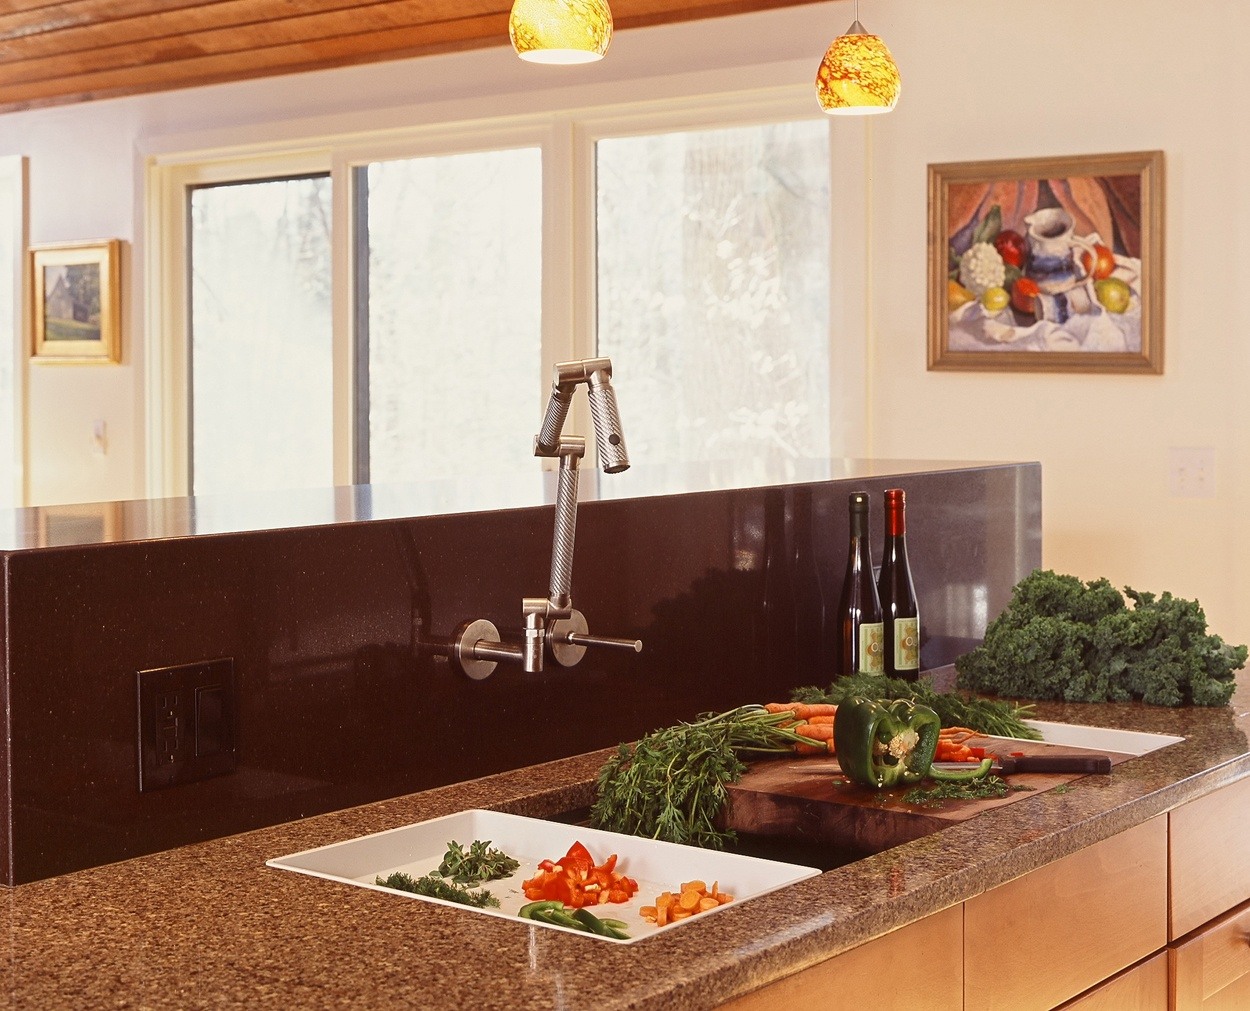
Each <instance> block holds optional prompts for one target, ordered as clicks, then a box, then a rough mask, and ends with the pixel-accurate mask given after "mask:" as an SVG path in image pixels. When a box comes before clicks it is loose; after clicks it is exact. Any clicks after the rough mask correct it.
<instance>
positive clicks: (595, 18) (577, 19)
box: [508, 0, 612, 63]
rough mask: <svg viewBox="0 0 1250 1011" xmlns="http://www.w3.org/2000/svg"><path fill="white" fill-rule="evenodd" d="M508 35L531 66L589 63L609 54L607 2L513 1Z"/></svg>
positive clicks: (609, 26)
mask: <svg viewBox="0 0 1250 1011" xmlns="http://www.w3.org/2000/svg"><path fill="white" fill-rule="evenodd" d="M508 35H509V37H510V38H511V39H512V48H513V49H515V50H516V52H517V55H518V56H519V57H521V59H523V60H529V61H530V62H531V63H590V62H592V61H594V60H599V59H602V58H603V54H604V53H606V52H607V51H608V43H609V42H611V41H612V11H611V10H610V9H609V7H608V4H607V0H516V2H515V3H514V4H513V5H512V15H511V17H509V18H508Z"/></svg>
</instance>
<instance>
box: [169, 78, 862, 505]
mask: <svg viewBox="0 0 1250 1011" xmlns="http://www.w3.org/2000/svg"><path fill="white" fill-rule="evenodd" d="M809 99H810V96H809V95H808V94H807V93H806V91H804V93H803V94H802V97H801V99H800V98H799V97H798V96H797V95H796V96H795V97H794V98H793V99H792V98H790V97H786V98H784V99H770V100H769V101H770V102H772V103H773V104H772V105H768V107H767V108H765V107H764V105H767V103H764V104H759V103H757V104H756V105H754V106H751V107H749V108H747V107H743V108H737V107H734V106H733V105H732V103H727V102H718V103H715V104H714V105H713V106H711V107H709V108H708V109H706V110H703V111H702V112H701V111H700V109H699V107H698V105H697V103H692V104H691V105H690V107H688V108H685V109H683V110H682V113H681V115H680V116H677V117H675V118H674V117H673V116H671V115H668V113H671V112H672V110H671V108H666V110H665V114H664V115H660V114H652V113H648V112H646V111H645V110H644V111H643V112H641V113H640V112H639V111H638V110H637V109H624V110H621V111H620V113H619V114H617V113H615V112H614V111H612V110H608V111H606V112H605V111H603V110H597V111H596V112H595V114H594V116H593V117H592V116H589V115H588V116H586V117H584V118H583V117H579V116H578V114H576V113H570V114H565V115H560V116H533V117H526V118H523V119H522V118H519V119H518V121H517V122H515V123H511V124H503V125H500V124H499V123H497V122H492V123H489V124H485V125H480V126H475V125H472V124H469V125H465V124H461V125H458V126H443V127H438V126H432V127H425V128H421V129H414V130H413V131H412V132H411V135H409V136H407V137H400V138H398V139H397V138H396V137H395V136H394V135H392V134H388V135H386V136H385V137H384V138H383V137H379V138H378V140H377V142H376V143H371V142H370V141H369V139H368V137H367V136H366V137H365V139H363V140H362V139H361V138H360V137H352V138H351V139H350V143H349V141H348V140H347V139H344V140H343V141H341V142H339V141H337V140H335V139H334V138H328V139H326V138H322V139H321V142H320V143H319V144H318V145H317V146H316V148H315V149H314V148H309V149H308V150H307V151H304V152H282V151H278V152H275V154H274V156H273V159H272V160H274V161H279V160H281V158H283V157H287V156H289V157H290V158H291V159H293V163H298V164H301V165H308V164H319V165H321V166H322V167H321V168H320V169H318V170H316V171H302V172H297V171H290V172H269V173H267V174H265V175H264V176H263V177H262V175H261V174H260V173H258V172H257V168H256V157H255V155H254V154H249V155H247V156H243V155H240V156H232V155H231V154H230V153H229V152H225V153H223V154H222V156H221V157H220V158H219V159H209V160H207V161H200V162H194V163H188V162H178V160H177V159H170V163H169V165H168V167H166V168H160V167H158V170H157V172H156V174H155V176H154V180H155V182H156V184H157V186H156V188H157V189H158V190H159V191H160V192H162V193H163V194H165V199H166V200H167V201H169V203H168V204H167V205H166V206H168V207H169V208H170V210H169V211H168V212H167V213H165V214H164V216H163V219H162V220H163V221H164V222H166V224H165V226H164V230H163V231H162V232H161V235H160V238H159V240H158V242H156V243H154V245H155V246H157V247H158V248H159V247H160V245H161V244H162V243H163V244H164V247H165V248H166V249H168V250H171V251H172V252H173V253H174V254H176V253H177V252H178V250H179V249H180V248H184V249H186V250H188V251H189V254H188V255H189V257H190V261H189V267H190V270H189V276H190V278H191V281H192V284H191V290H190V292H189V294H188V295H187V301H188V311H187V313H186V316H187V319H188V320H189V321H190V323H189V333H188V334H187V335H186V336H185V338H179V337H178V326H179V314H178V312H177V305H176V301H175V304H172V305H171V306H167V307H166V308H165V314H164V317H163V318H164V321H165V324H166V327H167V329H168V332H169V333H170V334H171V337H170V341H171V343H170V344H168V345H166V347H165V351H164V352H162V353H163V354H165V356H166V358H165V359H164V360H163V361H161V362H154V363H151V367H150V368H149V370H148V371H149V375H151V376H153V377H158V380H159V381H161V382H164V383H166V384H171V383H172V384H173V385H174V386H175V387H176V385H177V383H178V382H179V376H180V372H181V373H185V380H186V382H187V383H188V384H189V389H190V395H189V398H188V402H187V403H186V404H181V403H180V402H179V399H178V396H177V392H176V389H175V390H173V391H171V392H167V393H165V394H164V395H151V396H150V403H152V404H153V405H155V406H158V407H161V408H162V409H163V412H164V416H165V417H166V418H167V419H168V420H169V428H168V430H169V431H171V432H174V433H175V437H173V438H172V439H171V443H170V446H168V447H166V452H165V453H163V454H162V453H160V452H150V453H149V457H150V459H152V460H153V461H154V472H155V473H154V477H153V481H152V482H151V483H152V484H153V486H154V488H163V489H164V493H166V494H179V493H181V492H180V490H179V489H178V487H177V484H178V481H179V480H182V479H185V480H186V482H187V486H189V487H191V488H192V489H194V491H195V492H196V493H200V492H203V491H208V490H224V489H228V488H235V487H240V486H243V487H264V486H271V487H272V486H297V485H303V486H308V485H317V484H320V485H325V484H330V483H337V484H346V483H350V482H356V483H363V482H371V483H374V484H378V485H385V484H392V483H404V482H411V481H418V480H420V481H425V480H429V479H431V478H446V477H454V476H460V475H463V474H464V473H465V472H466V471H468V470H472V471H473V472H476V473H489V472H492V471H509V472H516V471H520V470H525V469H529V468H534V469H537V464H536V463H535V462H534V461H533V460H532V458H531V457H532V439H533V435H534V433H535V431H536V430H537V425H538V423H539V420H540V417H541V411H542V405H543V403H544V401H545V399H546V395H547V388H548V385H549V383H550V377H551V367H552V365H553V364H554V363H555V362H557V361H562V360H567V359H569V358H575V357H588V356H593V355H607V356H610V357H611V358H612V359H613V363H614V367H615V369H616V373H617V376H618V395H619V397H620V399H621V405H622V414H623V421H624V425H625V430H626V437H627V440H628V442H629V445H630V450H631V456H632V458H633V460H634V462H635V464H638V463H639V462H641V461H643V460H645V461H646V462H647V464H648V466H647V467H646V468H641V469H642V470H643V471H651V472H652V473H659V472H660V471H662V470H663V467H662V465H663V464H666V463H673V464H680V465H686V464H689V463H692V462H701V461H732V462H733V463H734V465H735V466H737V465H740V464H741V463H742V462H743V461H746V462H748V463H750V462H751V461H755V460H759V459H761V458H764V457H775V456H777V455H778V454H780V455H784V456H788V457H793V458H816V459H820V458H825V457H827V456H830V455H833V454H836V453H837V452H839V448H840V447H838V444H837V441H836V439H835V438H834V436H833V435H831V431H830V428H831V417H832V416H833V415H832V413H831V408H830V400H831V395H830V373H831V369H830V329H831V324H830V308H829V307H830V274H831V270H832V268H831V255H830V246H831V231H832V227H831V210H830V184H829V180H830V175H831V171H830V160H831V154H830V146H829V125H828V121H827V119H826V118H825V117H823V116H820V117H819V118H813V117H812V115H811V111H810V101H809ZM800 108H801V109H802V110H803V111H802V112H798V111H797V110H798V109H800ZM262 160H264V159H262ZM177 201H183V203H182V205H181V206H182V210H181V211H178V210H177V207H178V204H177ZM180 217H181V218H182V219H184V220H188V221H189V223H188V224H187V225H186V229H187V230H186V234H180V233H179V231H178V228H179V227H180V226H179V225H178V221H179V218H180ZM162 263H163V264H164V265H165V266H166V269H171V270H172V273H171V274H170V276H172V277H173V278H175V279H176V278H178V277H179V276H180V272H179V270H178V268H177V264H176V263H170V264H165V262H164V261H162ZM153 287H154V288H155V289H156V290H158V291H160V290H163V285H161V284H160V283H159V279H158V282H157V283H155V284H154V285H153ZM180 339H185V340H186V342H187V348H188V350H187V351H185V352H180V351H179V350H178V346H177V342H178V340H180ZM179 354H185V355H186V362H185V365H180V363H179ZM573 410H574V413H573V416H572V417H571V418H570V422H569V428H570V431H574V432H577V433H579V434H584V435H587V436H589V435H590V424H589V419H588V417H586V416H585V415H583V414H579V412H583V411H585V405H584V398H577V399H576V400H575V401H574V408H573ZM181 414H185V417H186V421H185V422H181V423H180V422H179V421H178V418H179V416H180V415H181ZM179 424H182V425H183V426H184V428H185V432H183V433H182V434H178V433H179ZM181 441H185V442H186V445H187V447H188V449H187V450H186V453H187V455H188V457H189V459H188V461H187V463H186V465H185V468H180V466H179V465H178V463H177V459H178V452H179V450H178V445H179V443H180V442H181ZM591 446H592V447H593V440H591ZM158 448H159V447H158ZM635 470H636V471H638V470H639V468H637V467H636V468H635ZM744 476H748V477H752V476H757V475H751V474H745V475H744ZM657 480H659V479H658V478H650V479H649V478H647V477H646V476H645V474H644V475H642V476H635V475H631V478H630V480H629V481H628V482H622V483H621V484H620V487H619V488H616V487H613V488H612V489H610V490H609V489H607V488H606V485H607V482H605V491H607V493H608V494H617V493H622V494H636V493H638V492H640V491H650V490H659V489H660V485H659V484H652V483H649V481H657ZM185 490H186V489H185V488H183V489H182V491H185Z"/></svg>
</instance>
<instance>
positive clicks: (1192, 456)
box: [1168, 446, 1215, 498]
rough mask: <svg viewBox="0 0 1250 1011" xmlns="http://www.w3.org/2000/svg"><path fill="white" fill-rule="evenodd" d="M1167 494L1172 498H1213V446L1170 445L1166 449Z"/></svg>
mask: <svg viewBox="0 0 1250 1011" xmlns="http://www.w3.org/2000/svg"><path fill="white" fill-rule="evenodd" d="M1168 494H1169V495H1171V497H1172V498H1215V448H1214V447H1212V446H1199V447H1175V446H1174V447H1172V449H1170V450H1169V451H1168Z"/></svg>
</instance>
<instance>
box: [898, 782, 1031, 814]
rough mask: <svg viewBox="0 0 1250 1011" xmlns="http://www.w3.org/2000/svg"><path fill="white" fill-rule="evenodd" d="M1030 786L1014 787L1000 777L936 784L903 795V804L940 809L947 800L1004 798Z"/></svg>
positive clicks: (913, 789) (914, 788) (920, 787)
mask: <svg viewBox="0 0 1250 1011" xmlns="http://www.w3.org/2000/svg"><path fill="white" fill-rule="evenodd" d="M1031 789H1033V788H1032V787H1031V786H1015V785H1013V784H1010V783H1008V782H1007V781H1006V780H1005V779H1003V778H1002V777H1000V776H986V777H985V778H984V779H973V780H969V781H967V782H962V783H937V784H935V785H933V786H917V787H913V788H912V789H910V790H908V791H907V792H906V793H905V794H903V802H904V803H905V804H914V805H916V806H917V807H941V806H942V804H943V803H945V802H946V801H948V800H984V799H986V798H997V797H1006V796H1007V794H1008V793H1011V792H1012V791H1013V790H1031Z"/></svg>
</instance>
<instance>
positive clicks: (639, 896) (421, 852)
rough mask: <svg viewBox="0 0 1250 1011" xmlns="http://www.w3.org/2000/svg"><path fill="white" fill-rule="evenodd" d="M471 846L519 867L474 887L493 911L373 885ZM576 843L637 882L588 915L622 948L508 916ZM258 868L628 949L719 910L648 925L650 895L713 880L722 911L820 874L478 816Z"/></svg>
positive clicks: (498, 815)
mask: <svg viewBox="0 0 1250 1011" xmlns="http://www.w3.org/2000/svg"><path fill="white" fill-rule="evenodd" d="M479 839H480V840H483V841H487V842H489V843H490V844H491V846H492V847H494V848H495V849H500V850H502V851H503V852H505V853H507V854H508V855H509V856H510V857H513V858H514V859H516V860H519V861H520V863H521V866H520V868H519V869H518V870H517V872H516V873H515V874H513V875H512V876H511V877H508V878H501V879H500V880H498V881H490V882H487V883H486V884H485V885H484V886H483V887H485V888H486V889H487V890H488V891H489V892H490V893H491V894H492V895H494V896H495V898H497V899H498V900H499V906H498V907H492V908H487V909H478V908H476V907H474V906H464V905H460V904H458V903H455V902H447V901H445V900H443V899H435V898H429V897H427V896H424V895H414V894H413V893H411V892H402V891H397V890H395V889H392V888H386V887H384V886H381V885H378V884H377V883H376V880H377V878H378V877H379V876H381V877H383V878H385V877H386V876H387V875H388V874H391V873H392V872H394V871H404V872H405V873H407V874H411V875H412V876H413V877H414V878H415V877H421V876H422V875H423V874H427V873H429V872H430V871H433V870H437V868H438V865H439V863H441V862H442V859H443V854H444V853H446V852H447V844H448V843H449V842H451V841H453V840H454V841H456V842H458V843H460V845H461V846H463V847H464V848H465V849H466V850H467V849H468V848H469V845H470V844H471V843H472V842H474V841H475V840H479ZM577 840H580V841H581V843H582V845H583V846H585V847H586V848H587V849H588V850H589V851H590V855H591V856H592V857H593V858H594V859H595V861H596V862H597V863H602V862H603V861H604V860H606V859H607V858H608V856H609V855H611V854H613V853H615V854H617V857H618V860H617V863H616V870H617V872H618V873H620V874H624V875H626V876H628V877H631V878H633V879H634V880H635V881H637V882H638V891H637V893H636V894H635V895H634V896H633V898H632V899H631V900H630V901H629V902H628V903H623V904H618V903H615V902H613V903H608V904H606V905H600V906H593V907H591V912H593V913H594V914H595V915H596V916H599V917H605V916H606V917H611V918H614V919H617V920H621V921H623V922H624V923H626V924H627V927H626V928H625V930H626V933H628V934H629V939H628V940H625V941H616V940H615V939H614V938H608V937H602V936H600V935H598V934H591V933H584V932H581V931H574V930H571V929H568V928H565V927H557V926H555V925H553V924H547V923H539V922H538V921H536V920H529V919H524V918H522V917H520V916H518V915H517V911H518V910H519V909H520V908H521V907H522V906H523V905H525V904H526V903H527V902H529V901H530V900H529V899H527V898H526V897H525V894H524V892H522V890H521V883H522V882H523V881H525V880H526V879H528V878H531V877H533V876H534V874H535V873H536V872H537V870H538V864H539V862H540V861H542V860H559V859H560V857H562V856H564V854H565V853H566V852H568V849H569V847H570V846H571V845H572V844H573V843H574V842H575V841H577ZM265 864H266V866H268V867H276V868H278V869H279V870H286V871H295V872H297V873H299V874H309V875H312V876H313V877H318V878H328V879H329V880H331V881H341V882H343V883H344V884H349V885H359V886H360V887H362V888H372V889H374V890H375V891H380V892H387V893H388V894H391V895H399V896H403V897H404V898H408V899H420V900H422V901H424V902H433V903H436V904H438V905H441V906H454V907H455V908H457V909H467V910H469V911H470V912H474V913H485V914H486V915H487V916H498V917H502V918H504V919H508V920H515V921H516V922H518V923H524V924H528V925H530V926H539V927H550V929H552V930H566V931H567V932H568V933H574V934H578V936H581V937H593V938H595V939H597V940H600V941H613V942H614V943H616V944H631V943H633V942H635V941H640V940H642V939H643V938H644V937H649V936H651V935H653V934H656V933H664V932H666V931H670V930H676V929H678V928H680V927H683V926H686V925H687V924H689V923H693V922H695V921H698V920H702V919H703V918H704V917H706V916H714V915H715V914H716V913H718V912H720V910H722V909H725V908H727V907H725V906H719V907H717V908H716V909H712V910H709V911H708V912H705V913H699V914H697V915H695V916H691V917H688V918H686V919H683V920H677V921H675V922H674V923H671V924H669V925H668V926H666V927H657V926H656V925H655V924H653V923H650V922H648V921H647V920H644V919H643V918H642V916H641V915H640V914H639V912H638V911H639V909H641V907H643V906H649V905H654V904H655V899H656V896H657V895H659V894H660V893H661V892H665V891H670V892H677V891H678V890H679V889H680V888H681V884H682V882H684V881H693V880H696V879H697V880H702V881H705V882H706V883H707V885H708V887H711V886H712V883H713V882H714V881H715V882H718V883H719V887H720V891H722V892H725V893H728V894H730V895H732V896H733V897H734V901H733V902H731V903H729V906H730V907H732V906H735V905H737V904H738V903H740V902H746V901H749V900H750V899H753V898H755V897H757V896H760V895H764V894H765V893H767V892H771V891H775V890H776V889H778V888H781V887H783V886H785V885H789V884H793V883H794V882H796V881H802V880H803V879H804V878H810V877H814V876H815V875H817V874H819V873H820V871H819V870H818V869H817V868H815V867H803V866H800V865H798V864H787V863H780V862H778V861H775V860H762V859H760V858H758V857H747V856H741V855H739V854H736V853H722V852H719V851H717V850H707V849H700V848H699V847H696V846H680V845H678V844H676V843H669V842H660V841H659V840H656V839H641V838H638V837H636V836H629V835H621V834H619V833H617V832H604V831H602V830H600V829H593V828H584V827H582V826H579V825H566V824H563V823H561V822H553V821H543V820H541V819H538V818H524V817H521V816H520V815H515V814H503V813H502V812H499V811H485V810H472V811H461V812H459V813H458V814H449V815H447V816H445V817H443V818H434V819H432V820H430V821H423V822H418V823H417V824H415V825H405V826H403V827H402V828H395V829H391V830H389V831H387V832H377V833H375V834H373V835H367V836H361V837H359V838H357V839H349V840H347V841H345V842H338V843H331V844H330V845H329V846H321V847H318V848H317V849H312V850H304V851H303V852H301V853H291V854H289V855H287V856H284V857H277V858H275V859H273V860H267V861H265Z"/></svg>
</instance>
